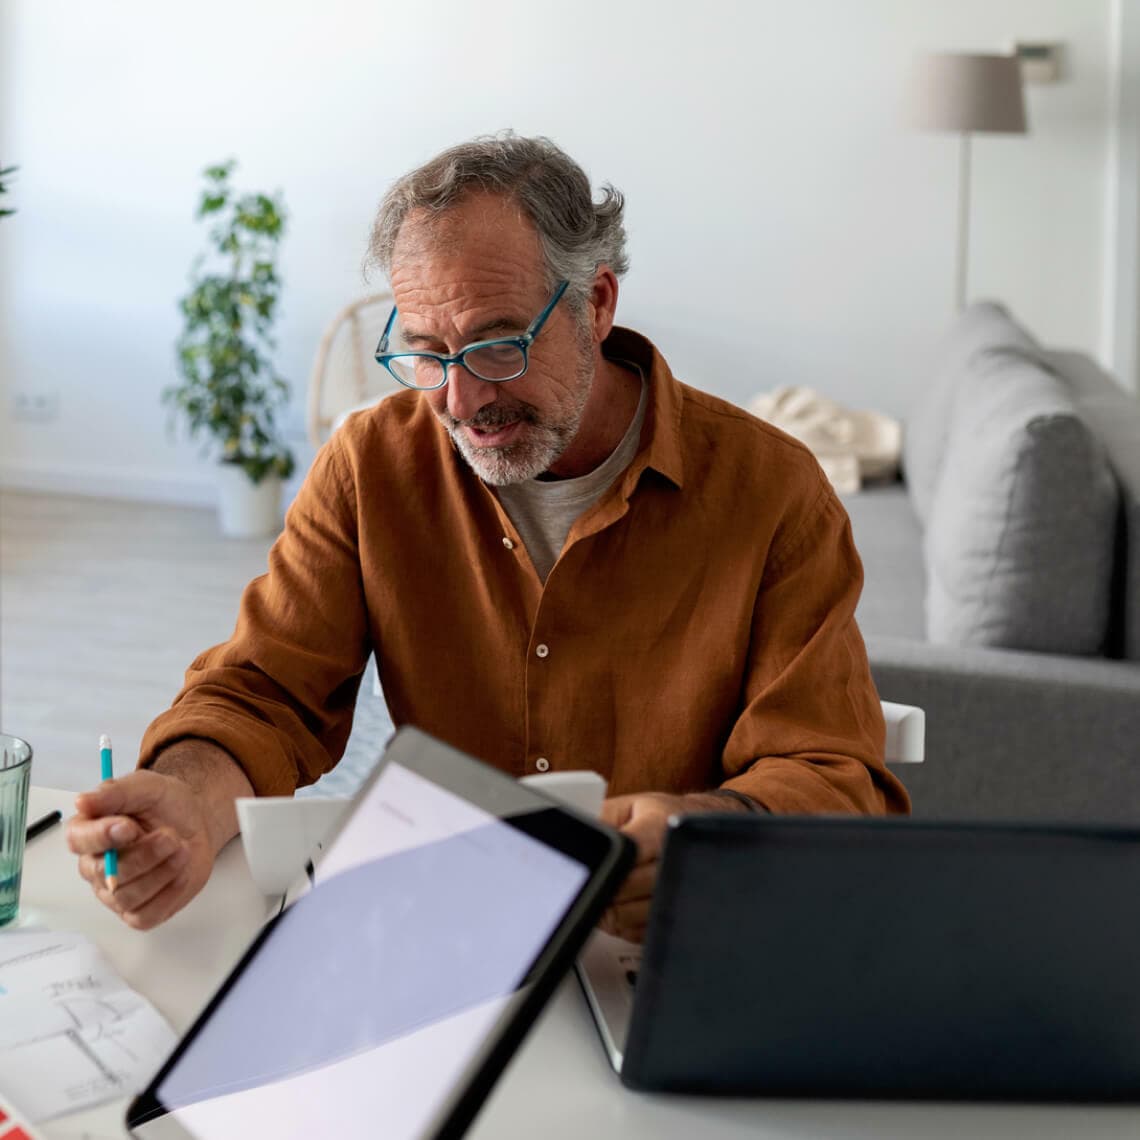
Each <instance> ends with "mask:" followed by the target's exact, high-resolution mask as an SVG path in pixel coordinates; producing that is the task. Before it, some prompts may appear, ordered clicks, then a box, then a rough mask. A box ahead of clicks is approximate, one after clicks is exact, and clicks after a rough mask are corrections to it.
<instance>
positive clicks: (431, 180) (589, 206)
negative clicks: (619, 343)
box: [365, 131, 629, 313]
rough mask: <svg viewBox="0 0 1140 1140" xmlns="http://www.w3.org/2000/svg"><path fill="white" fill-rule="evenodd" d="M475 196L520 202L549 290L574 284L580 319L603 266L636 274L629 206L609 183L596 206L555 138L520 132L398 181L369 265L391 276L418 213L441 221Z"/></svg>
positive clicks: (380, 216)
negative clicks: (625, 216) (628, 246)
mask: <svg viewBox="0 0 1140 1140" xmlns="http://www.w3.org/2000/svg"><path fill="white" fill-rule="evenodd" d="M472 191H489V192H491V193H494V194H502V195H504V196H505V197H509V198H511V199H513V200H514V201H515V202H516V203H517V204H518V206H519V207H520V208H521V209H522V211H523V212H524V213H525V214H526V215H527V217H528V218H529V219H530V220H531V222H532V223H533V224H534V227H535V229H536V230H537V231H538V237H539V240H540V241H541V243H542V252H543V257H544V259H545V261H546V272H547V277H548V282H547V284H548V287H549V288H551V289H553V288H554V285H555V283H556V282H558V281H563V280H565V281H569V282H570V284H569V286H568V287H567V289H566V294H565V297H566V300H567V302H568V303H569V305H570V307H571V309H572V310H573V311H575V312H577V313H581V312H582V311H583V309H584V306H585V302H586V299H587V298H588V297H589V295H590V289H591V287H592V285H593V283H594V276H595V274H596V273H597V270H598V266H599V265H608V266H609V267H610V269H612V270H613V271H614V273H615V274H616V275H617V276H619V277H620V276H621V275H622V274H623V273H625V271H626V270H627V269H628V268H629V260H628V258H627V257H626V253H625V227H624V226H623V225H622V211H623V209H624V207H625V199H624V198H623V197H622V195H621V193H620V192H619V191H617V190H615V189H614V188H613V187H612V186H610V185H609V184H608V183H606V184H604V185H603V186H602V189H601V200H600V201H598V202H596V203H595V202H594V200H593V197H592V195H591V191H590V180H589V179H588V178H587V177H586V173H585V171H583V170H582V168H581V167H580V166H579V165H578V164H577V163H576V162H575V161H574V160H573V159H572V158H571V157H570V156H569V155H568V154H566V153H565V152H564V151H562V150H560V149H559V148H558V147H557V146H555V145H554V143H552V142H551V141H550V139H548V138H541V137H539V138H522V137H520V136H519V135H516V134H515V133H514V132H513V131H504V132H503V133H501V134H497V135H481V136H480V137H479V138H475V139H472V140H471V141H470V142H466V143H461V144H460V145H459V146H454V147H452V148H451V149H450V150H445V151H444V152H443V153H442V154H440V155H437V156H436V157H435V158H433V159H432V160H431V161H430V162H427V163H425V164H424V165H423V166H421V167H419V168H418V169H416V170H413V171H411V172H410V173H408V174H405V175H404V176H403V177H402V178H401V179H399V180H398V181H397V182H396V183H395V184H394V185H393V186H392V188H391V189H390V190H389V191H388V193H387V194H386V195H385V196H384V200H383V201H382V202H381V203H380V209H379V211H378V213H377V215H376V221H375V223H374V224H373V226H372V235H371V238H370V239H369V243H368V257H367V258H366V262H365V264H366V266H367V265H376V266H378V267H379V268H380V269H381V270H382V271H383V272H384V273H385V274H388V273H390V271H391V266H392V251H393V249H394V248H395V245H396V238H397V236H398V235H399V233H400V227H401V226H402V225H403V224H404V220H405V219H406V218H407V216H408V214H409V213H411V212H412V211H413V210H429V211H431V212H432V213H435V214H440V213H443V212H444V211H445V210H447V209H448V208H450V207H451V206H454V205H456V204H457V203H458V202H459V200H460V199H461V198H463V196H464V195H465V194H467V193H470V192H472Z"/></svg>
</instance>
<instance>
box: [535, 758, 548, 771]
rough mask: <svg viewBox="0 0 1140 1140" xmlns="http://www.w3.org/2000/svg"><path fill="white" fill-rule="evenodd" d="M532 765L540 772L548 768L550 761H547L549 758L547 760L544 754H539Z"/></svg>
mask: <svg viewBox="0 0 1140 1140" xmlns="http://www.w3.org/2000/svg"><path fill="white" fill-rule="evenodd" d="M534 766H535V767H536V768H537V769H538V770H539V771H540V772H546V771H548V770H549V768H550V761H549V760H547V758H546V757H545V756H540V757H539V758H538V759H537V760H536V761H535V762H534Z"/></svg>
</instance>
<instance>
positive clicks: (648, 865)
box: [599, 792, 747, 942]
mask: <svg viewBox="0 0 1140 1140" xmlns="http://www.w3.org/2000/svg"><path fill="white" fill-rule="evenodd" d="M746 810H747V808H746V807H745V805H744V804H741V803H740V802H739V801H737V800H733V799H732V798H730V797H729V796H717V795H710V794H707V793H705V792H692V793H690V794H689V795H684V796H671V795H666V794H665V793H664V792H643V793H640V794H638V795H632V796H615V797H614V798H613V799H609V800H606V801H605V803H603V804H602V812H601V817H602V822H603V823H608V824H609V825H610V826H611V827H616V828H618V830H619V831H621V832H623V833H624V834H625V835H628V836H629V837H630V839H632V840H633V841H634V842H635V843H636V844H637V862H636V863H635V864H634V868H633V870H632V871H630V873H629V877H628V878H627V879H626V880H625V882H624V883H623V884H622V887H621V890H619V891H618V893H617V894H616V895H615V896H614V901H613V902H612V903H611V904H610V908H609V910H607V911H606V913H605V914H604V915H603V916H602V921H601V922H600V923H599V926H600V927H601V928H602V929H603V930H604V931H606V933H607V934H615V935H617V937H619V938H625V939H627V940H628V941H630V942H641V941H643V940H644V938H645V928H646V926H647V925H648V923H649V904H650V901H651V900H652V898H653V887H654V884H655V883H656V882H657V869H658V866H659V863H660V859H661V848H662V847H663V846H664V843H665V827H666V825H667V824H668V822H669V817H670V816H673V815H685V814H687V813H691V812H710V811H746Z"/></svg>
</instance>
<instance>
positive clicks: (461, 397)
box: [447, 364, 498, 420]
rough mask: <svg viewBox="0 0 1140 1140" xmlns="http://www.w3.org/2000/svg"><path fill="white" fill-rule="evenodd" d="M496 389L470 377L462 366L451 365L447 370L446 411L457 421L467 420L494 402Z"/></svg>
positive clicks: (494, 385)
mask: <svg viewBox="0 0 1140 1140" xmlns="http://www.w3.org/2000/svg"><path fill="white" fill-rule="evenodd" d="M497 387H498V385H497V384H494V383H492V382H491V381H490V380H480V379H479V377H478V376H474V375H472V374H471V373H470V372H468V371H467V369H466V368H464V367H463V365H462V364H452V365H450V366H449V368H448V370H447V410H448V412H449V413H450V414H451V415H452V416H453V417H454V418H455V419H457V420H469V419H471V418H472V417H473V416H474V415H476V414H477V413H478V412H479V411H481V410H482V409H483V408H485V407H486V406H487V405H488V404H493V403H494V402H495V398H496V396H497V395H498V393H497V392H496V388H497Z"/></svg>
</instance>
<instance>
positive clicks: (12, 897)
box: [0, 732, 32, 926]
mask: <svg viewBox="0 0 1140 1140" xmlns="http://www.w3.org/2000/svg"><path fill="white" fill-rule="evenodd" d="M31 782H32V747H31V745H30V744H28V743H27V741H24V740H21V739H20V738H19V737H18V736H8V735H6V734H5V733H2V732H0V926H5V925H7V924H8V923H9V922H11V921H12V919H14V918H15V917H16V912H17V911H18V910H19V909H20V873H21V871H22V870H23V866H24V830H25V828H26V827H27V824H28V788H29V787H30V786H31Z"/></svg>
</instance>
